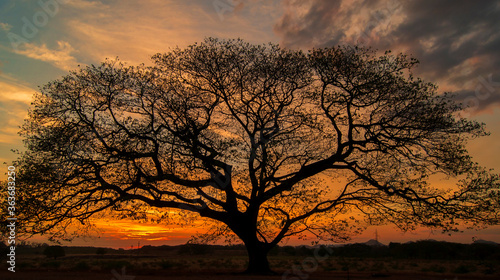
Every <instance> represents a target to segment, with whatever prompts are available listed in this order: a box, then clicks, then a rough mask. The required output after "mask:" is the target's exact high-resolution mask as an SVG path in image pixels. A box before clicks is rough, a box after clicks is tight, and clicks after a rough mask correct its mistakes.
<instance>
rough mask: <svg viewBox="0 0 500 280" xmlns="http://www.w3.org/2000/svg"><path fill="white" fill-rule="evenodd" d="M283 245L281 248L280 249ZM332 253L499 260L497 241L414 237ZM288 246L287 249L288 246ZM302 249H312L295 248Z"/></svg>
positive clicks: (350, 245)
mask: <svg viewBox="0 0 500 280" xmlns="http://www.w3.org/2000/svg"><path fill="white" fill-rule="evenodd" d="M283 249H284V248H280V250H283ZM329 249H330V250H331V251H330V252H332V256H335V257H346V258H394V259H426V260H500V245H498V244H486V243H473V244H460V243H450V242H440V241H417V242H409V243H390V244H389V246H369V245H366V244H348V245H345V246H340V247H329ZM288 250H290V249H288ZM295 250H296V251H298V252H300V251H302V252H304V251H306V250H309V251H310V253H309V254H312V253H313V249H308V248H296V249H295Z"/></svg>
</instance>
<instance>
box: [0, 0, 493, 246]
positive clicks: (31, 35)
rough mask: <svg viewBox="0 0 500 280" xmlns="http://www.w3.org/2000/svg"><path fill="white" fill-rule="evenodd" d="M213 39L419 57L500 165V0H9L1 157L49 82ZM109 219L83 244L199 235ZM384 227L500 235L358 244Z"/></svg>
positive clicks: (477, 153) (0, 104)
mask: <svg viewBox="0 0 500 280" xmlns="http://www.w3.org/2000/svg"><path fill="white" fill-rule="evenodd" d="M205 37H218V38H223V39H227V38H238V37H239V38H242V39H244V40H246V41H248V42H251V43H256V44H260V43H268V42H273V43H279V44H280V45H281V46H283V47H287V48H292V49H303V50H307V49H310V48H314V47H326V46H334V45H342V44H360V45H365V46H370V47H372V48H374V49H377V50H380V51H384V50H388V49H390V50H392V51H393V52H396V53H398V52H404V53H406V54H409V55H412V56H414V57H416V58H418V59H419V61H420V65H419V66H418V68H417V69H416V71H415V73H416V75H418V76H420V77H422V78H423V79H424V80H426V81H430V82H433V83H436V84H437V85H438V86H439V90H440V91H441V92H443V91H450V92H454V93H456V94H457V97H456V98H457V100H460V101H463V102H465V103H466V104H469V105H470V106H471V107H470V108H469V109H467V110H465V111H464V112H463V115H464V116H467V117H469V118H472V119H475V120H478V121H480V122H484V123H485V124H486V129H487V130H488V131H489V132H490V133H491V135H490V136H488V137H483V138H480V139H477V140H474V141H473V142H470V143H469V146H468V147H469V151H470V153H471V155H472V156H473V159H474V160H475V161H477V162H479V163H480V164H481V165H482V166H484V167H487V168H493V169H495V172H497V173H498V172H499V170H500V145H499V144H498V139H499V138H500V70H499V65H500V51H499V50H500V1H435V0H419V1H376V0H360V1H347V0H344V1H342V0H332V1H328V0H305V1H300V0H295V1H294V0H275V1H264V0H253V1H252V0H249V1H242V0H186V1H173V0H171V1H168V0H167V1H165V0H143V1H132V0H122V1H118V0H94V1H91V0H39V1H35V0H32V1H30V0H22V1H18V0H2V1H0V118H1V119H0V121H1V123H2V125H1V126H0V162H6V163H7V164H10V163H11V162H12V160H13V159H14V158H15V155H14V154H13V153H12V152H11V151H10V150H11V149H21V150H22V147H23V146H22V141H21V138H20V137H19V136H17V131H18V130H19V126H20V125H21V124H22V123H23V119H24V118H25V117H26V115H27V111H28V108H29V104H30V103H31V98H32V95H33V94H34V93H35V92H36V91H37V90H38V86H43V85H44V84H46V83H47V82H49V81H51V80H54V79H57V78H59V77H61V76H63V75H65V74H67V73H68V71H69V70H72V69H76V68H77V67H78V65H81V66H85V65H90V64H99V63H100V62H101V61H103V60H104V59H106V58H116V57H118V58H119V59H120V60H122V61H125V62H127V63H128V64H132V65H136V64H140V63H146V64H147V63H150V62H151V60H150V57H151V55H153V54H155V53H158V52H166V51H168V50H169V49H170V48H174V47H176V46H178V47H181V48H183V47H186V46H187V45H189V44H192V43H195V42H201V41H203V39H204V38H205ZM3 166H4V168H5V170H6V168H7V167H6V165H3ZM2 173H3V172H2ZM99 226H100V227H101V228H102V235H101V237H100V238H99V239H88V240H87V241H85V240H77V241H76V242H75V244H78V245H92V244H97V245H99V246H110V247H115V248H117V247H122V248H130V246H131V245H134V246H137V244H138V242H140V244H141V245H147V244H151V245H161V244H182V243H185V242H186V241H187V240H188V239H189V237H190V236H191V235H192V234H193V233H195V232H196V231H197V230H199V228H198V226H199V225H198V226H195V227H193V228H176V227H173V226H172V227H168V228H167V227H164V226H162V225H154V224H151V225H150V224H147V225H138V224H135V223H132V222H127V221H118V222H117V221H102V222H100V223H99ZM375 229H377V231H378V234H379V236H380V241H382V242H385V243H389V242H390V241H409V240H417V239H428V238H430V239H438V240H446V241H458V242H471V241H472V238H473V237H474V238H478V239H485V240H492V241H496V242H500V227H493V228H490V229H487V230H483V231H477V232H476V231H466V232H465V233H463V234H454V235H452V236H451V237H449V236H447V235H440V234H438V233H433V232H431V231H429V230H428V229H422V230H421V231H417V232H414V233H407V234H402V233H399V232H396V231H395V230H394V229H393V228H392V227H380V228H369V229H368V230H367V231H366V233H365V234H364V235H362V236H360V237H356V238H355V239H354V241H366V240H368V239H370V238H373V237H374V235H375ZM291 242H292V241H291ZM292 243H293V242H292Z"/></svg>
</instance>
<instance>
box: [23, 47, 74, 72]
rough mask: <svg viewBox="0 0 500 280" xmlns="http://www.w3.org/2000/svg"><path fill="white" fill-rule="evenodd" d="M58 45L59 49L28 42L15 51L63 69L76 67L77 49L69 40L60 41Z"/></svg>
mask: <svg viewBox="0 0 500 280" xmlns="http://www.w3.org/2000/svg"><path fill="white" fill-rule="evenodd" d="M57 45H58V48H57V49H49V48H48V47H47V46H46V45H45V44H43V45H41V46H38V45H35V44H32V43H26V44H23V46H22V47H21V48H19V49H18V50H15V52H16V53H17V54H20V55H24V56H26V57H29V58H32V59H36V60H41V61H44V62H48V63H50V64H52V65H54V66H56V67H57V68H60V69H62V70H71V69H74V68H75V67H76V66H77V64H78V63H77V62H76V58H75V57H73V56H72V53H73V52H75V49H74V48H73V47H72V46H71V45H70V44H69V43H68V42H63V41H58V42H57Z"/></svg>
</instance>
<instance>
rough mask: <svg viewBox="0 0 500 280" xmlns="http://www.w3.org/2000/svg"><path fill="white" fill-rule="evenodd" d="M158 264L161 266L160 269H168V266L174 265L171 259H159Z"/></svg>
mask: <svg viewBox="0 0 500 280" xmlns="http://www.w3.org/2000/svg"><path fill="white" fill-rule="evenodd" d="M158 265H159V266H160V267H161V268H162V269H169V268H172V267H174V266H175V263H173V262H171V261H168V260H161V261H160V262H159V263H158Z"/></svg>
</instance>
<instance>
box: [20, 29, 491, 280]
mask: <svg viewBox="0 0 500 280" xmlns="http://www.w3.org/2000/svg"><path fill="white" fill-rule="evenodd" d="M153 61H154V63H153V64H152V66H144V65H141V66H137V67H133V66H126V65H124V64H122V63H120V62H118V61H114V60H108V61H106V62H104V63H102V64H101V65H99V66H89V67H86V68H82V69H79V70H78V71H74V72H71V73H70V74H69V75H67V76H65V77H63V78H61V79H60V80H56V81H53V82H50V83H48V84H47V85H46V86H45V87H43V88H42V89H41V94H39V95H38V96H36V100H35V101H34V104H33V107H32V109H31V111H30V114H29V118H28V120H27V122H26V124H25V125H24V127H23V129H22V135H23V136H24V137H25V139H26V147H27V150H26V152H24V153H22V155H21V157H20V158H19V160H18V162H17V163H16V164H17V169H18V172H19V174H18V175H19V178H18V184H22V187H20V188H19V189H18V195H19V207H20V210H19V211H22V215H24V216H23V218H22V219H20V220H21V221H23V222H24V229H25V230H26V231H27V232H30V233H40V232H42V233H52V234H56V235H57V234H59V235H61V236H64V233H65V232H66V231H65V229H67V228H68V226H69V225H71V224H72V223H73V222H74V221H80V222H81V223H82V224H87V222H88V219H89V218H91V217H92V216H93V215H96V214H99V213H103V211H107V212H105V213H127V214H130V213H134V212H135V213H136V214H138V213H142V214H143V216H141V217H142V218H144V219H148V218H150V215H152V213H154V211H153V210H155V211H157V212H156V213H160V214H161V218H165V217H167V216H168V215H170V214H171V213H172V211H171V209H178V210H179V211H183V212H190V213H195V214H196V215H199V217H203V218H207V219H210V220H214V221H216V222H217V223H219V225H221V228H220V229H221V230H220V231H217V232H216V233H219V234H224V233H226V232H228V231H229V232H232V233H233V234H234V235H235V236H237V237H238V238H239V239H241V241H242V242H243V243H244V244H245V245H246V247H247V250H248V254H249V259H250V262H249V267H248V272H266V271H269V265H268V262H267V257H266V255H267V252H268V251H269V250H270V249H271V248H272V247H273V246H275V245H276V244H278V243H279V242H280V241H281V240H283V239H284V238H287V237H289V236H291V235H308V236H316V237H318V238H320V239H323V240H338V239H339V238H346V237H348V236H349V234H351V233H352V232H351V231H352V230H356V229H357V224H356V221H355V220H354V219H351V218H350V217H351V216H352V215H353V214H354V213H358V214H363V215H362V216H359V215H358V216H357V217H359V219H361V218H366V220H367V221H369V223H372V224H373V223H388V222H389V223H394V224H396V225H397V226H399V227H400V228H402V229H405V230H406V229H411V228H414V227H416V226H419V225H423V226H429V227H433V228H439V229H443V230H447V231H452V230H456V229H457V226H458V225H459V224H462V223H463V222H471V223H472V225H476V224H482V225H484V224H486V225H488V224H497V223H498V215H497V214H496V212H497V210H498V209H499V198H498V197H499V192H498V191H499V188H498V176H496V175H492V174H490V173H489V172H487V171H484V170H483V169H481V168H479V167H478V166H477V165H476V164H475V163H474V162H472V161H471V159H470V157H469V156H468V154H467V151H466V149H465V144H466V141H467V140H468V139H469V138H471V137H475V136H480V135H484V134H486V133H485V132H484V130H483V126H482V125H481V124H478V123H476V122H474V121H468V120H465V119H462V118H460V117H459V116H458V115H457V114H456V113H457V112H458V111H459V110H460V106H458V105H456V104H454V103H453V102H452V101H451V99H450V98H449V97H448V95H446V94H438V93H437V89H436V86H435V85H433V84H430V83H426V82H424V81H422V80H420V79H418V78H414V77H413V76H412V72H411V69H412V68H413V67H414V66H415V65H416V64H417V61H416V60H415V59H413V58H409V57H407V56H405V55H402V54H400V55H392V54H391V53H389V52H387V53H385V55H381V56H378V55H376V53H375V52H373V51H371V50H369V49H364V48H359V47H332V48H324V49H314V50H311V51H310V52H309V53H307V54H305V53H303V52H301V51H296V50H288V49H283V48H281V47H279V46H278V45H273V44H268V45H252V44H249V43H246V42H244V41H242V40H226V41H221V40H217V39H206V40H205V41H204V42H203V43H200V44H194V45H191V46H189V47H187V48H185V49H179V48H177V49H174V50H171V51H170V52H167V53H164V54H157V55H155V56H153ZM434 174H445V175H446V176H450V178H456V177H457V176H462V177H463V180H460V181H456V180H455V181H454V182H455V183H456V182H458V183H457V184H456V186H451V185H450V189H442V188H437V187H433V186H432V185H431V184H429V178H430V176H432V175H434ZM450 182H451V181H450ZM145 207H148V208H147V209H148V210H147V211H144V212H142V211H141V209H146V208H145ZM167 209H170V210H168V211H167ZM173 212H175V211H173ZM169 213H170V214H169ZM123 216H127V215H123ZM159 220H160V221H161V219H159Z"/></svg>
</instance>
